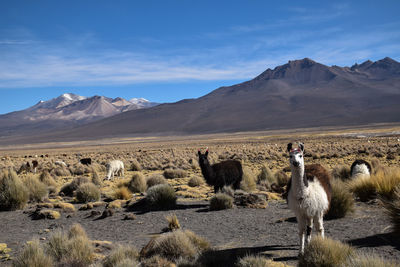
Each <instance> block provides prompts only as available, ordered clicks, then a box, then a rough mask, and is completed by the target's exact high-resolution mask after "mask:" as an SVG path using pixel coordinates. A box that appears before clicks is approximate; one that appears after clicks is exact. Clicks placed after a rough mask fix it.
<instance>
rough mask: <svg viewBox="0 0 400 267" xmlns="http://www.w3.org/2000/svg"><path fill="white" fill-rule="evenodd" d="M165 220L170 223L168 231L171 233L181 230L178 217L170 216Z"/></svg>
mask: <svg viewBox="0 0 400 267" xmlns="http://www.w3.org/2000/svg"><path fill="white" fill-rule="evenodd" d="M165 219H166V220H167V222H168V230H169V231H175V230H178V229H180V228H181V225H180V224H179V220H178V217H176V214H170V215H167V216H165Z"/></svg>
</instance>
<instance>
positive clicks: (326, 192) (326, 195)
mask: <svg viewBox="0 0 400 267" xmlns="http://www.w3.org/2000/svg"><path fill="white" fill-rule="evenodd" d="M287 151H288V152H289V156H290V169H291V172H292V176H291V178H290V181H289V183H288V185H287V192H288V195H287V203H288V206H289V208H290V209H291V210H292V211H294V213H295V214H296V218H297V222H298V228H299V237H300V251H299V254H303V253H304V245H305V242H306V244H308V243H309V242H310V240H311V231H312V227H313V223H315V226H316V229H317V231H318V232H319V234H320V235H321V236H322V237H324V226H323V216H324V214H325V213H326V212H327V211H328V209H329V205H330V201H331V194H332V189H331V184H330V176H329V173H328V172H327V170H326V169H325V168H323V167H322V166H321V165H320V164H312V165H307V166H304V157H303V154H304V145H303V144H302V143H300V144H299V146H298V148H294V149H293V148H292V143H289V144H288V146H287ZM305 232H306V236H305Z"/></svg>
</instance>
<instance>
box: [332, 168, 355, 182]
mask: <svg viewBox="0 0 400 267" xmlns="http://www.w3.org/2000/svg"><path fill="white" fill-rule="evenodd" d="M332 177H333V178H335V179H340V180H342V181H347V180H349V179H350V177H351V173H350V167H349V166H346V165H340V166H336V167H335V168H333V169H332Z"/></svg>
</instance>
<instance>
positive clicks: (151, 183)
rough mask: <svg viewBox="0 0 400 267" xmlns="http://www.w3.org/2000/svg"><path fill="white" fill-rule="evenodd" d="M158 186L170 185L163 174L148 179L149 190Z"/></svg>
mask: <svg viewBox="0 0 400 267" xmlns="http://www.w3.org/2000/svg"><path fill="white" fill-rule="evenodd" d="M157 184H168V182H167V180H166V179H165V178H164V176H162V175H161V174H153V175H152V176H150V177H149V178H147V188H150V187H152V186H155V185H157Z"/></svg>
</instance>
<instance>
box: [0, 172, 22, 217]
mask: <svg viewBox="0 0 400 267" xmlns="http://www.w3.org/2000/svg"><path fill="white" fill-rule="evenodd" d="M28 199H29V192H28V189H27V188H26V187H25V185H24V184H23V182H22V181H21V179H20V178H19V177H18V175H17V174H16V173H15V172H14V171H5V172H4V173H3V174H2V175H1V176H0V210H17V209H22V208H24V207H25V205H26V203H27V202H28Z"/></svg>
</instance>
